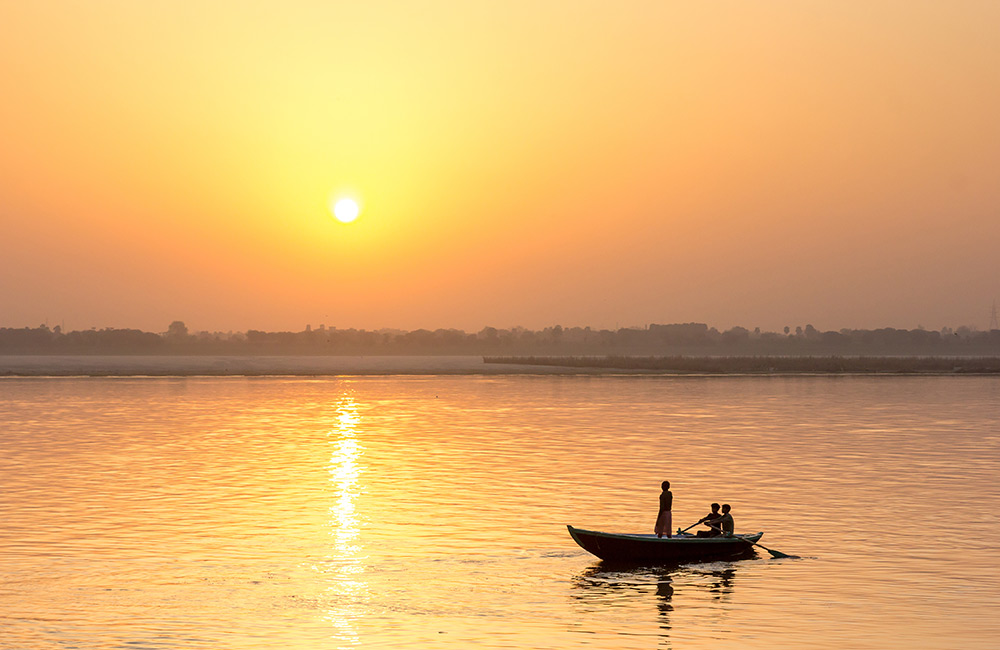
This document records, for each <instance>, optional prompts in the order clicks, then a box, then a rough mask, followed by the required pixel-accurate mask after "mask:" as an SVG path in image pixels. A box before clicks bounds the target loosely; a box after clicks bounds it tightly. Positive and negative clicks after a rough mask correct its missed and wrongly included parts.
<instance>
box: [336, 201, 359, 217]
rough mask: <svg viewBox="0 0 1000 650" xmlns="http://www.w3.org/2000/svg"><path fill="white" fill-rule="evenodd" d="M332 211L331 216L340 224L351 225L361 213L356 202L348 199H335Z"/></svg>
mask: <svg viewBox="0 0 1000 650" xmlns="http://www.w3.org/2000/svg"><path fill="white" fill-rule="evenodd" d="M332 210H333V216H334V217H336V219H337V221H339V222H340V223H351V222H352V221H354V220H355V219H357V218H358V213H359V212H360V211H361V209H360V208H359V207H358V202H357V201H355V200H354V199H349V198H340V199H336V200H335V202H334V203H333V206H332Z"/></svg>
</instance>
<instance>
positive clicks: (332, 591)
mask: <svg viewBox="0 0 1000 650" xmlns="http://www.w3.org/2000/svg"><path fill="white" fill-rule="evenodd" d="M336 410H337V415H336V418H335V425H334V427H333V428H332V429H331V430H330V431H329V432H328V433H327V437H328V438H329V440H330V445H331V455H330V464H329V466H328V471H329V472H330V484H331V491H332V494H333V496H334V502H333V505H331V506H330V509H329V526H330V529H331V531H330V536H331V537H332V540H333V542H332V548H331V552H330V555H329V556H328V557H327V562H326V565H325V567H324V573H325V574H326V575H327V577H328V578H329V579H330V586H329V588H328V592H329V596H330V609H329V610H328V611H327V612H326V615H325V617H324V618H325V619H326V620H327V621H329V623H330V624H331V625H332V626H333V628H334V630H335V632H334V638H336V639H337V640H339V641H342V642H346V643H348V644H350V645H358V644H360V639H359V637H358V633H357V629H356V627H355V622H356V620H357V619H358V618H359V617H360V616H361V615H362V612H363V611H364V604H365V602H366V600H367V583H366V581H365V580H364V577H363V574H364V566H363V564H362V560H363V557H362V550H363V549H362V546H361V544H360V543H359V536H360V534H361V522H360V518H359V516H358V512H357V504H356V500H357V497H358V496H359V495H360V493H361V487H360V477H361V474H362V469H361V464H360V459H361V456H362V455H363V453H364V451H363V449H362V447H361V445H360V444H359V443H358V440H357V434H358V425H359V424H360V423H361V417H360V416H359V415H358V407H357V404H356V403H355V401H354V400H353V399H352V398H351V397H349V396H345V397H344V398H343V399H342V400H341V401H340V402H339V403H338V404H337V406H336Z"/></svg>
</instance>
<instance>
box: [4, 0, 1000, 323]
mask: <svg viewBox="0 0 1000 650" xmlns="http://www.w3.org/2000/svg"><path fill="white" fill-rule="evenodd" d="M0 24H2V25H3V28H2V31H3V36H2V38H0V97H2V101H0V326H14V327H22V326H36V325H38V324H39V323H41V322H43V321H45V320H48V322H49V324H50V325H55V324H59V323H65V325H66V327H67V328H69V329H82V328H88V327H91V326H97V327H137V328H140V329H145V330H150V331H163V330H165V329H166V326H167V324H168V323H169V322H170V321H172V320H175V319H180V320H184V321H185V322H187V324H188V326H189V327H191V328H192V329H211V330H229V329H237V330H240V329H247V328H257V329H272V330H273V329H295V330H298V329H302V328H303V327H304V326H305V324H306V323H310V324H312V325H313V326H314V327H315V326H317V325H318V324H320V323H325V324H326V325H327V326H336V327H345V328H346V327H364V328H378V327H399V328H404V329H415V328H418V327H426V328H429V329H433V328H437V327H458V328H462V329H466V330H470V331H474V330H478V329H480V328H482V327H483V326H486V325H492V326H495V327H509V326H514V325H523V326H525V327H530V328H540V327H544V326H548V325H554V324H561V325H563V326H573V325H581V326H582V325H591V326H595V327H614V326H615V325H616V324H618V325H621V326H627V325H641V324H647V323H651V322H652V323H671V322H686V321H699V322H706V323H709V324H710V325H713V326H716V327H719V328H728V327H731V326H732V325H743V326H746V327H750V328H753V327H757V326H759V327H761V328H764V329H771V330H777V329H780V328H781V327H783V326H785V325H791V326H793V327H794V326H795V325H805V324H807V323H810V324H813V325H814V326H816V327H818V328H820V329H839V328H842V327H858V328H870V327H886V326H889V327H902V328H914V327H917V326H919V325H922V326H924V327H927V328H933V329H937V328H940V327H942V326H952V327H955V326H959V325H976V326H978V327H979V328H986V327H987V326H988V325H989V317H990V306H991V304H992V302H993V301H994V300H995V299H1000V117H998V116H1000V38H998V37H997V34H998V29H1000V2H996V1H994V0H988V1H983V2H974V1H958V2H940V1H937V0H935V1H933V2H924V1H919V0H900V1H878V0H874V1H871V2H869V1H864V2H861V1H859V2H832V1H831V2H809V1H803V0H789V1H787V2H783V1H764V2H746V1H744V0H738V1H732V2H726V1H717V0H713V1H712V2H668V1H665V0H661V1H656V2H586V1H581V0H566V1H564V2H543V1H539V0H530V1H525V2H516V1H505V2H473V1H471V0H456V1H450V2H445V1H437V2H434V1H430V0H422V1H421V2H380V1H372V0H365V1H364V2H360V1H359V2H332V1H330V0H316V1H314V2H305V1H301V2H288V1H283V2H250V1H248V0H238V1H235V0H234V1H214V2H213V1H208V0H206V1H199V2H194V1H190V2H183V1H174V2H160V1H157V0H150V1H148V2H145V1H144V2H136V1H135V0H122V1H120V2H112V1H104V0H90V1H88V2H70V1H68V0H67V1H64V2H47V1H44V0H38V1H33V2H4V3H2V4H0ZM343 194H350V195H352V196H354V197H356V198H357V199H358V200H359V202H360V203H361V208H362V212H361V216H360V217H359V219H358V220H357V221H355V222H354V223H351V224H342V223H339V222H337V221H336V220H334V219H333V218H332V217H331V215H330V211H329V208H328V201H329V200H330V198H331V196H340V195H343Z"/></svg>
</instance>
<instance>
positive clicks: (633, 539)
mask: <svg viewBox="0 0 1000 650" xmlns="http://www.w3.org/2000/svg"><path fill="white" fill-rule="evenodd" d="M566 528H568V529H569V534H570V536H572V538H573V540H574V541H575V542H576V543H577V544H579V545H580V547H581V548H582V549H583V550H585V551H587V552H588V553H592V554H593V555H596V556H597V557H599V558H601V559H602V560H604V561H605V562H614V563H620V564H636V565H654V564H684V563H687V562H707V561H711V560H736V559H741V558H746V557H752V556H753V555H754V548H753V542H756V541H757V540H759V539H760V538H761V536H762V535H763V534H764V533H753V534H749V535H734V536H733V537H692V536H684V537H673V538H668V537H663V538H658V537H656V536H655V535H622V534H617V533H601V532H598V531H594V530H583V529H581V528H574V527H572V526H566Z"/></svg>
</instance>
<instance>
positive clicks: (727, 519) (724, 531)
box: [709, 503, 736, 537]
mask: <svg viewBox="0 0 1000 650" xmlns="http://www.w3.org/2000/svg"><path fill="white" fill-rule="evenodd" d="M730 510H732V506H730V505H729V504H728V503H723V504H722V516H721V517H719V518H718V519H716V520H715V521H713V522H712V523H710V524H709V526H711V527H712V528H715V529H716V530H718V531H719V534H721V535H725V536H726V537H732V536H733V531H734V530H735V529H736V527H735V525H734V522H733V516H732V515H731V514H729V511H730Z"/></svg>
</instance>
